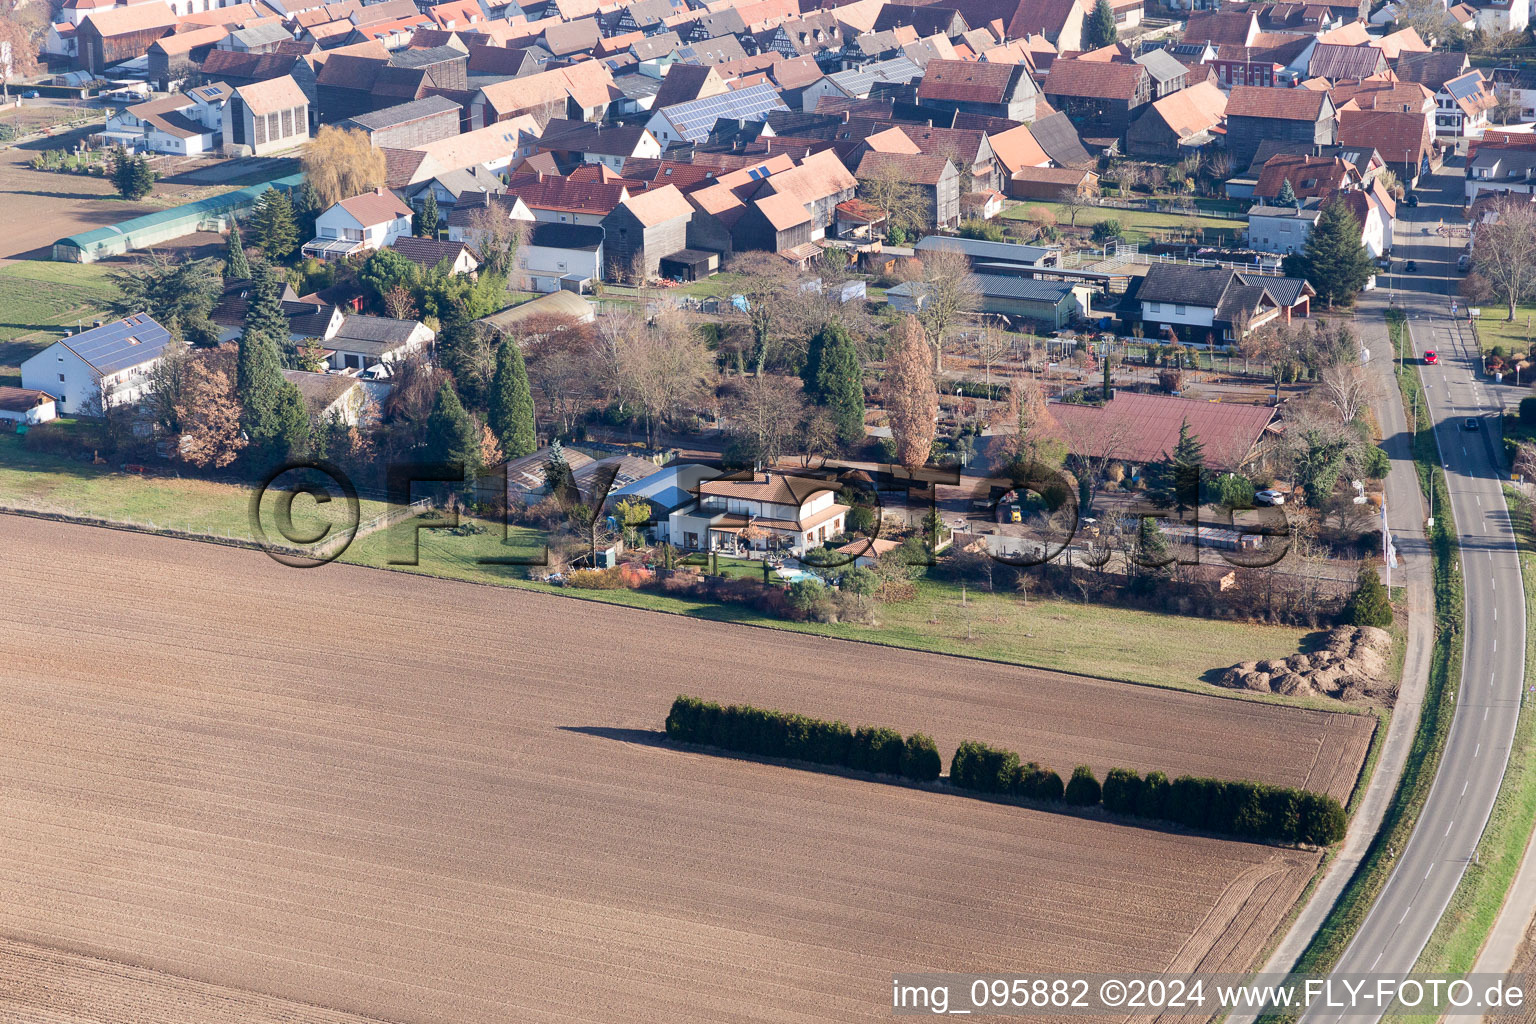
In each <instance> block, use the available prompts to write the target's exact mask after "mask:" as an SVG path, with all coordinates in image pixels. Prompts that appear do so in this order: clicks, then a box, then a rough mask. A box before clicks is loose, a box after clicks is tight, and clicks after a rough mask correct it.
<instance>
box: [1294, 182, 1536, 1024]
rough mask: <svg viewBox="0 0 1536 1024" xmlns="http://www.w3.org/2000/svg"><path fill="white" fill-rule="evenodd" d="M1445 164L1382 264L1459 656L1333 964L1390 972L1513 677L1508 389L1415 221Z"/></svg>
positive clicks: (1485, 791) (1450, 850) (1442, 895)
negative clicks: (1396, 842) (1415, 387)
mask: <svg viewBox="0 0 1536 1024" xmlns="http://www.w3.org/2000/svg"><path fill="white" fill-rule="evenodd" d="M1448 170H1449V171H1450V173H1448V174H1441V175H1436V176H1435V177H1434V178H1432V179H1429V180H1428V182H1427V183H1426V184H1425V185H1424V187H1422V188H1421V189H1420V196H1421V198H1422V202H1421V204H1420V206H1419V207H1418V208H1417V209H1410V208H1408V207H1407V206H1406V205H1402V204H1400V205H1399V211H1398V212H1399V216H1400V223H1399V228H1398V231H1397V240H1398V245H1397V247H1396V250H1395V256H1396V257H1398V258H1399V259H1400V260H1408V259H1411V260H1414V261H1416V262H1417V263H1418V272H1417V273H1415V274H1402V273H1399V274H1396V275H1395V280H1394V281H1393V282H1392V284H1393V285H1395V288H1396V299H1397V303H1398V305H1399V306H1401V307H1402V308H1403V309H1404V311H1405V312H1406V313H1407V314H1408V316H1409V318H1410V319H1409V326H1410V333H1411V337H1412V344H1413V352H1412V353H1409V358H1410V359H1417V362H1418V368H1419V373H1420V375H1421V379H1422V380H1423V382H1424V386H1425V389H1426V395H1427V401H1428V403H1429V407H1430V410H1431V413H1432V415H1433V418H1434V421H1435V431H1436V436H1437V438H1438V440H1439V444H1440V452H1441V457H1442V462H1443V464H1444V466H1445V472H1446V478H1447V483H1448V485H1449V488H1450V494H1451V505H1452V510H1453V512H1454V514H1455V518H1456V526H1457V529H1458V530H1459V532H1460V537H1461V572H1462V576H1463V579H1464V581H1465V584H1466V623H1467V633H1466V640H1467V642H1466V654H1465V660H1464V662H1463V666H1462V676H1461V681H1460V684H1459V685H1457V686H1456V697H1455V701H1456V708H1455V718H1454V720H1453V722H1452V725H1451V733H1450V737H1449V740H1448V741H1447V744H1446V750H1445V756H1444V758H1443V760H1442V761H1441V765H1440V771H1439V773H1438V775H1437V776H1436V778H1435V783H1434V787H1433V789H1432V790H1431V792H1430V795H1429V800H1428V802H1427V804H1426V805H1425V807H1424V811H1423V814H1422V816H1421V817H1420V819H1419V824H1418V827H1417V828H1416V829H1415V830H1414V832H1413V835H1412V837H1411V838H1410V840H1409V842H1408V845H1407V848H1406V849H1405V850H1404V851H1403V853H1402V856H1401V859H1400V860H1399V861H1398V864H1397V867H1396V869H1395V870H1394V871H1393V873H1392V877H1391V878H1390V880H1389V881H1388V883H1387V886H1386V888H1385V889H1384V890H1383V891H1382V893H1381V896H1380V898H1379V899H1378V901H1377V903H1376V906H1375V908H1374V909H1373V910H1372V911H1371V913H1370V915H1369V916H1368V917H1367V918H1366V921H1365V923H1364V925H1363V926H1362V927H1361V929H1360V932H1359V933H1358V934H1357V935H1356V936H1355V940H1354V941H1353V942H1352V943H1351V944H1350V946H1349V948H1348V949H1346V950H1345V953H1344V956H1343V959H1342V960H1341V961H1340V962H1339V965H1338V967H1337V968H1336V971H1337V972H1338V973H1340V974H1345V973H1365V972H1373V973H1382V974H1393V975H1397V974H1406V973H1408V972H1409V971H1410V970H1411V969H1412V968H1413V966H1414V963H1415V962H1416V961H1417V960H1418V957H1419V954H1420V953H1421V952H1422V951H1423V949H1424V945H1425V943H1426V942H1428V940H1429V936H1430V933H1431V932H1433V931H1434V928H1435V925H1436V924H1437V923H1438V922H1439V920H1440V917H1441V915H1442V914H1443V913H1444V912H1445V908H1446V906H1447V905H1448V904H1449V902H1450V899H1451V896H1452V894H1453V893H1454V892H1455V890H1456V886H1457V884H1458V883H1459V882H1460V881H1461V877H1462V874H1463V873H1464V872H1465V870H1466V867H1467V864H1468V863H1470V861H1471V858H1472V856H1473V852H1474V850H1475V849H1476V847H1477V843H1478V840H1479V838H1480V837H1481V836H1482V832H1483V827H1484V826H1485V825H1486V824H1487V822H1488V816H1489V813H1490V812H1491V810H1492V809H1493V802H1494V799H1495V798H1496V797H1497V796H1498V791H1499V783H1500V780H1501V779H1502V778H1503V775H1504V768H1505V765H1506V763H1507V762H1508V759H1509V747H1510V742H1511V738H1512V736H1513V734H1514V729H1515V719H1516V716H1517V713H1518V709H1519V703H1520V696H1521V690H1522V688H1523V686H1524V678H1523V673H1524V651H1525V601H1524V593H1523V589H1522V586H1521V578H1520V565H1519V561H1518V559H1517V556H1516V551H1515V542H1514V534H1513V532H1512V529H1511V526H1510V522H1509V517H1508V515H1507V513H1506V511H1505V507H1504V499H1503V496H1502V493H1501V490H1500V479H1499V468H1498V467H1499V458H1498V445H1499V433H1498V431H1499V425H1498V419H1497V416H1496V414H1497V413H1498V411H1499V410H1500V408H1501V407H1502V406H1503V405H1506V404H1513V403H1514V402H1515V401H1517V400H1518V397H1519V396H1518V394H1517V393H1516V391H1515V389H1514V388H1512V387H1505V386H1501V385H1495V384H1492V383H1488V382H1485V381H1483V380H1482V379H1480V378H1479V376H1478V371H1479V369H1480V366H1479V360H1480V357H1479V355H1478V353H1477V347H1476V343H1475V341H1474V339H1473V337H1472V334H1471V330H1470V329H1469V328H1468V327H1467V326H1466V324H1465V323H1464V322H1462V323H1457V322H1455V321H1453V320H1452V319H1451V316H1450V302H1451V299H1452V297H1453V296H1454V295H1455V291H1456V286H1457V284H1458V283H1459V281H1460V275H1459V274H1458V273H1457V271H1456V256H1457V254H1458V253H1459V252H1460V250H1461V247H1462V245H1463V244H1465V241H1466V239H1465V238H1464V237H1459V238H1446V237H1442V236H1439V235H1437V234H1434V233H1431V234H1428V235H1426V234H1424V233H1423V231H1422V229H1423V228H1424V227H1425V226H1428V227H1429V228H1431V231H1433V228H1434V227H1435V226H1436V223H1437V222H1438V221H1444V222H1445V223H1448V224H1459V223H1460V217H1459V215H1458V212H1457V211H1458V210H1459V207H1460V205H1461V201H1460V189H1461V185H1462V179H1461V176H1460V171H1461V168H1460V163H1459V162H1458V163H1457V165H1456V166H1455V167H1452V168H1449V169H1448ZM1397 265H1398V266H1399V267H1400V266H1401V263H1398V264H1397ZM1430 349H1433V350H1435V351H1436V352H1437V354H1438V356H1439V362H1438V363H1437V364H1434V365H1429V364H1426V363H1424V361H1423V354H1424V352H1425V351H1426V350H1430ZM1373 355H1374V354H1373ZM1469 417H1471V418H1477V419H1478V420H1479V426H1480V427H1481V429H1480V430H1477V431H1470V430H1467V429H1466V428H1465V424H1464V421H1465V420H1466V419H1467V418H1469ZM1438 511H1439V510H1437V512H1438ZM1376 1016H1380V1015H1379V1014H1376V1015H1373V1017H1372V1018H1371V1019H1374V1017H1376ZM1308 1018H1309V1019H1311V1020H1313V1021H1314V1022H1319V1024H1331V1022H1332V1021H1334V1020H1337V1019H1340V1015H1339V1014H1338V1013H1337V1012H1336V1011H1329V1012H1327V1013H1320V1014H1309V1015H1308ZM1351 1019H1352V1020H1360V1019H1364V1018H1362V1017H1359V1016H1353V1015H1352V1017H1351Z"/></svg>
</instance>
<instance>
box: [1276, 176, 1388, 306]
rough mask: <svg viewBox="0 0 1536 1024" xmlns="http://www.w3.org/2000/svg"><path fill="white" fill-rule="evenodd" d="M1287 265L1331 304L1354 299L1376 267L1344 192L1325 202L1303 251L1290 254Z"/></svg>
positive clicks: (1322, 298)
mask: <svg viewBox="0 0 1536 1024" xmlns="http://www.w3.org/2000/svg"><path fill="white" fill-rule="evenodd" d="M1284 266H1285V272H1286V273H1287V274H1290V275H1292V276H1300V277H1305V278H1306V279H1307V281H1308V283H1310V284H1311V285H1312V287H1313V289H1315V290H1316V292H1317V297H1318V298H1319V299H1321V300H1322V301H1324V302H1326V303H1327V304H1328V305H1329V306H1332V305H1333V304H1334V303H1335V302H1340V303H1343V304H1344V305H1350V304H1352V303H1353V302H1354V301H1355V295H1356V293H1358V292H1359V291H1360V289H1361V288H1364V287H1365V283H1366V281H1368V280H1370V277H1371V275H1372V274H1373V273H1374V272H1375V270H1374V267H1373V265H1372V263H1371V254H1370V253H1369V252H1367V251H1366V248H1365V245H1364V243H1363V242H1362V241H1361V234H1360V222H1359V221H1358V220H1356V219H1355V215H1354V213H1353V212H1352V211H1351V210H1350V208H1349V206H1348V205H1347V204H1346V203H1345V202H1344V197H1343V195H1342V193H1335V195H1334V197H1333V198H1332V199H1330V200H1329V201H1328V202H1327V203H1325V204H1324V205H1323V209H1322V212H1321V213H1320V214H1319V215H1318V218H1317V223H1316V224H1314V225H1313V226H1312V231H1311V233H1310V234H1309V235H1307V242H1306V245H1304V246H1303V247H1302V250H1301V252H1300V253H1293V254H1291V255H1290V256H1287V257H1286V258H1285V264H1284Z"/></svg>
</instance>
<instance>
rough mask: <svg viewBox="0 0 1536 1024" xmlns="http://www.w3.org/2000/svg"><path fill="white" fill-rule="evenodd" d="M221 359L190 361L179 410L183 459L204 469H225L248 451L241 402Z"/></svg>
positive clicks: (227, 358)
mask: <svg viewBox="0 0 1536 1024" xmlns="http://www.w3.org/2000/svg"><path fill="white" fill-rule="evenodd" d="M232 362H233V360H232V359H230V358H229V357H228V356H224V357H223V358H220V357H219V356H218V355H215V356H210V357H207V358H203V359H197V358H192V359H189V360H187V364H186V371H185V375H184V379H183V385H182V397H181V403H180V406H179V407H178V408H177V410H176V419H177V422H178V423H180V424H181V428H182V430H181V442H180V449H179V452H180V455H181V457H182V458H183V459H186V460H187V461H188V462H190V463H192V465H194V466H200V467H202V468H204V469H223V468H224V467H225V466H228V465H229V464H230V463H232V462H234V461H235V459H236V458H238V457H239V455H240V452H241V450H243V449H244V448H245V439H244V438H243V437H242V436H241V434H240V399H239V398H238V397H236V395H235V382H234V379H233V377H232V375H231V374H230V372H228V371H229V366H230V364H232Z"/></svg>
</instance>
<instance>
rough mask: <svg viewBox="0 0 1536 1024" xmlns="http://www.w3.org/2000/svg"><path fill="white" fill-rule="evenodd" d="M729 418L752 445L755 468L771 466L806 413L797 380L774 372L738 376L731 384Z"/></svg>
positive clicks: (750, 446) (750, 445)
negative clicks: (732, 398)
mask: <svg viewBox="0 0 1536 1024" xmlns="http://www.w3.org/2000/svg"><path fill="white" fill-rule="evenodd" d="M734 391H735V393H736V402H735V403H734V405H733V407H732V413H733V415H732V417H731V418H732V419H733V420H734V421H735V423H736V425H737V432H738V433H739V434H740V436H741V439H742V440H743V441H745V442H746V443H747V446H748V448H750V449H751V452H752V458H753V461H754V463H755V464H756V466H757V468H759V469H761V468H763V467H765V466H771V465H773V463H774V462H776V461H777V460H778V459H779V458H780V457H781V456H783V455H784V454H785V453H786V450H787V448H788V445H789V442H790V440H791V439H792V438H793V437H794V436H795V434H796V431H797V430H798V429H799V427H800V421H801V419H802V418H803V417H804V416H805V400H804V398H803V397H802V396H801V391H800V381H799V380H797V379H793V378H790V377H781V376H779V375H777V374H771V373H767V374H754V375H752V376H750V377H743V378H740V379H739V380H738V381H737V382H736V384H735V387H734Z"/></svg>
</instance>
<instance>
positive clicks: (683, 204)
mask: <svg viewBox="0 0 1536 1024" xmlns="http://www.w3.org/2000/svg"><path fill="white" fill-rule="evenodd" d="M620 205H621V206H624V207H626V208H627V209H628V210H629V212H630V213H631V214H633V215H634V218H635V219H636V220H638V221H639V222H640V223H641V224H643V225H645V226H646V227H648V228H649V227H655V226H656V225H657V224H661V223H663V222H665V221H669V220H672V219H674V218H677V217H691V216H693V207H692V206H691V205H690V204H689V202H688V200H687V199H685V198H683V194H682V193H681V192H679V191H678V190H677V186H676V185H663V186H661V187H660V188H653V189H649V190H648V191H645V192H641V193H640V194H639V195H635V196H630V197H629V198H628V199H625V200H624V201H623V202H622V203H621V204H620Z"/></svg>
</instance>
